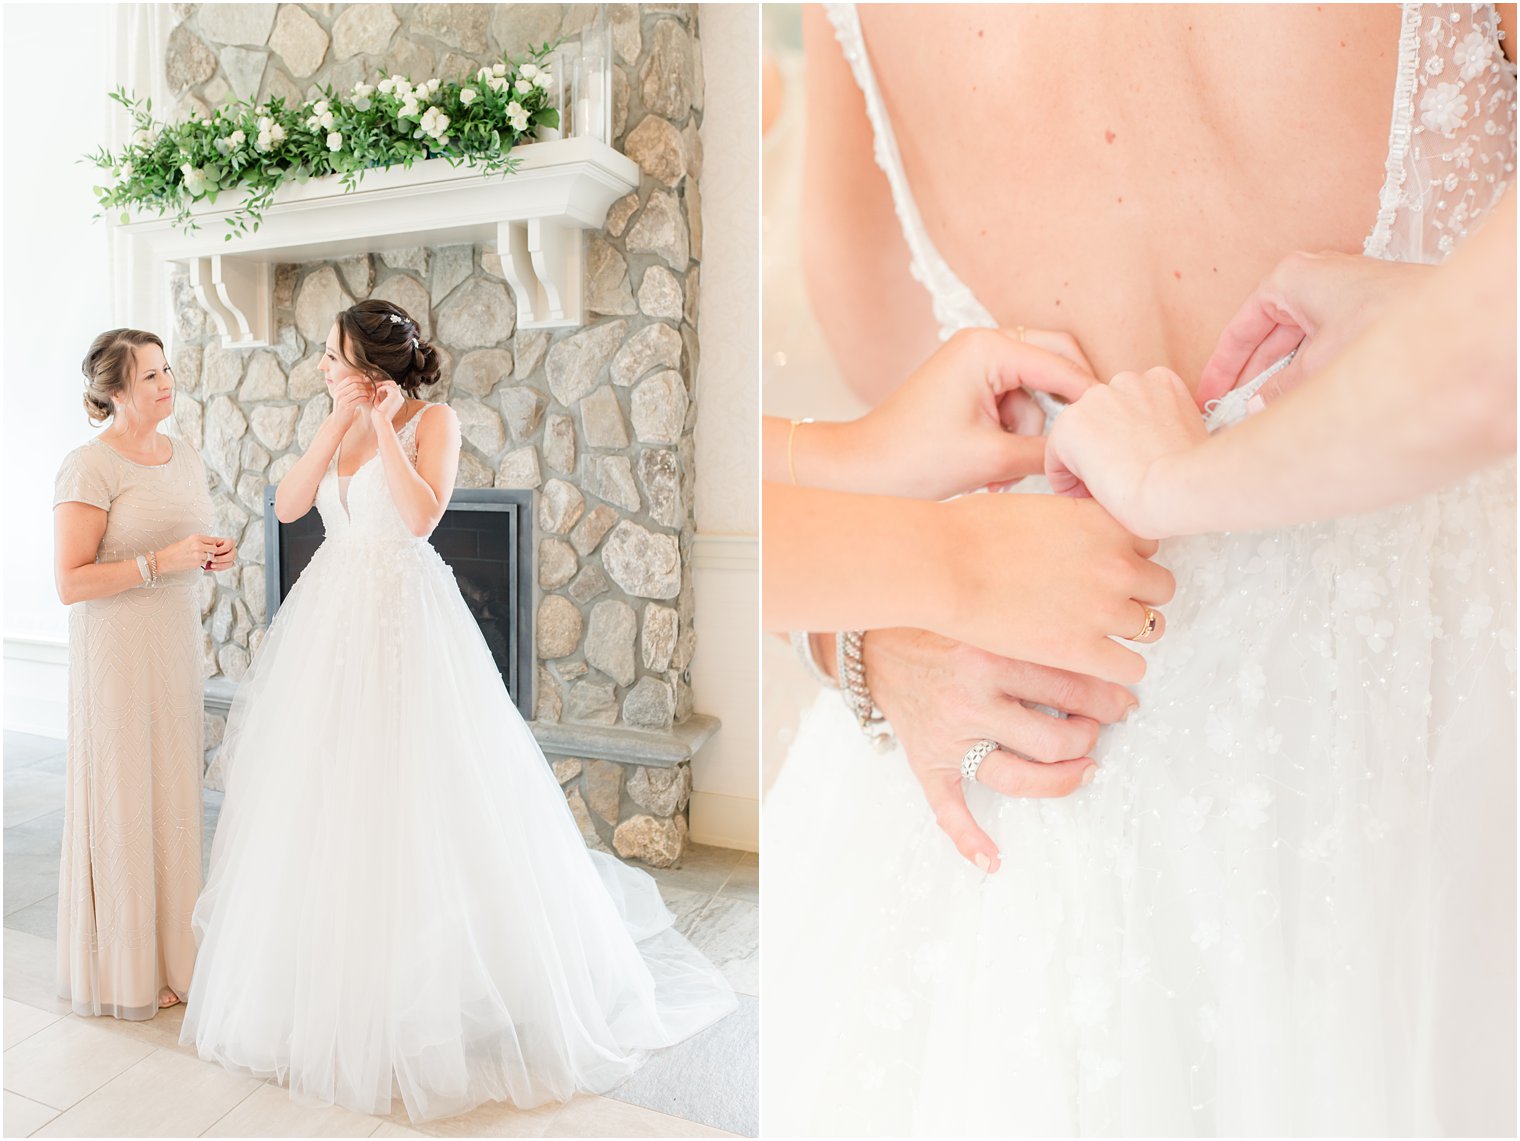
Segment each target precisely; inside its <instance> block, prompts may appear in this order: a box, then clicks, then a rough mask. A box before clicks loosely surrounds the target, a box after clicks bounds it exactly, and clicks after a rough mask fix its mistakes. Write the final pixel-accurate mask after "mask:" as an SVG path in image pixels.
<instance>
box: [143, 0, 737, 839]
mask: <svg viewBox="0 0 1520 1141" xmlns="http://www.w3.org/2000/svg"><path fill="white" fill-rule="evenodd" d="M174 10H175V12H176V14H177V16H178V17H179V20H180V22H179V24H178V26H177V27H176V28H175V29H174V31H173V34H172V36H171V39H170V43H169V51H168V56H167V60H166V70H167V76H168V80H169V82H170V84H171V86H172V87H173V88H174V89H175V91H176V92H177V93H178V94H179V96H180V100H181V104H180V105H181V109H182V110H191V109H199V108H202V107H204V106H206V105H207V104H209V103H211V102H215V101H220V100H221V99H222V98H224V97H225V95H226V94H227V93H228V92H232V93H235V94H238V95H246V96H249V97H254V98H265V97H268V96H270V95H274V94H283V95H286V96H287V97H288V96H306V95H307V94H308V93H309V92H311V91H312V90H313V89H314V88H315V87H317V86H320V85H325V84H329V83H330V84H332V85H333V86H335V87H340V88H343V87H351V86H352V84H354V83H355V82H358V81H359V80H360V79H364V78H369V77H372V76H373V75H375V74H377V73H386V74H388V73H390V72H400V73H403V74H408V73H409V74H410V75H411V76H412V78H414V79H420V78H424V77H426V76H429V75H435V74H436V75H441V76H444V77H452V76H456V75H459V74H463V73H468V72H473V71H474V70H475V69H476V68H478V67H479V66H481V65H483V64H485V63H488V62H490V61H492V60H494V59H496V58H499V56H500V54H501V52H502V51H503V50H509V51H512V52H514V53H519V54H520V53H521V52H522V51H523V49H524V48H525V47H526V45H527V44H529V43H530V42H531V43H539V42H542V41H544V40H546V39H547V40H554V39H556V38H558V37H559V36H561V35H565V36H568V37H574V35H575V34H576V33H577V32H578V31H579V30H580V28H581V26H582V25H583V24H584V23H585V21H586V20H588V19H589V18H591V16H593V15H594V13H595V7H594V6H577V5H510V6H507V5H500V6H498V5H470V4H442V5H415V6H413V5H396V6H391V5H387V4H366V5H342V4H338V5H319V6H304V5H289V4H282V5H195V4H179V5H175V6H174ZM606 12H607V18H608V19H609V20H610V23H611V29H612V43H613V46H614V51H615V66H614V73H613V91H614V123H613V130H614V136H615V147H616V149H618V150H620V151H622V152H624V153H625V154H626V155H627V156H628V157H629V158H631V159H632V160H634V162H635V163H636V164H637V175H636V180H637V186H636V187H635V188H634V189H632V190H631V191H629V192H628V193H626V194H624V195H623V196H622V197H620V198H618V199H617V200H616V201H614V202H613V203H612V205H611V206H610V209H607V211H606V215H605V222H604V223H603V224H601V225H600V226H598V227H594V228H590V229H586V230H585V231H584V232H583V233H582V234H581V235H580V236H579V239H578V240H580V241H581V242H582V246H581V258H582V259H583V260H582V261H581V263H580V264H579V266H578V271H579V274H580V286H581V289H582V293H581V297H582V301H583V304H584V313H583V315H582V318H583V323H582V324H581V325H579V326H573V327H563V328H533V329H527V328H523V327H522V321H521V318H520V312H521V308H520V306H519V304H518V299H517V298H516V297H515V296H514V292H513V289H512V281H513V280H515V278H514V274H513V272H512V266H511V264H510V262H508V263H507V264H504V262H503V258H502V256H501V254H500V252H499V246H498V245H497V244H496V243H493V242H491V241H489V240H471V241H464V242H455V241H446V242H442V243H435V242H433V241H430V240H427V233H426V228H422V235H423V240H421V241H420V242H419V243H417V244H408V245H401V244H397V243H396V242H394V241H386V240H376V241H374V242H373V243H372V244H371V248H368V249H366V250H364V251H362V252H343V253H341V254H335V253H332V252H323V253H321V254H320V255H319V256H315V257H312V258H309V259H307V258H299V259H296V258H292V259H291V260H288V261H279V262H272V263H270V266H269V270H268V286H267V288H268V292H269V310H268V315H269V329H268V335H267V337H266V338H265V339H266V340H267V344H264V345H260V346H259V347H237V346H236V345H229V344H228V343H227V342H228V341H229V340H230V339H231V338H228V337H225V336H224V335H223V332H222V329H221V326H220V325H219V324H218V322H217V320H216V319H215V316H214V315H213V313H212V312H210V311H209V310H208V308H207V307H206V306H205V305H203V304H202V300H201V298H198V296H197V292H196V289H195V284H196V283H195V282H193V281H192V278H191V276H190V274H189V273H187V272H186V271H185V270H184V269H183V268H172V267H171V271H170V274H171V275H170V277H169V280H168V285H167V292H168V297H167V301H168V304H169V306H170V307H171V308H172V312H173V318H172V322H173V323H172V327H171V328H170V329H168V330H167V332H168V334H169V337H168V339H169V341H170V349H171V360H172V361H173V363H174V365H175V367H176V371H177V373H178V374H179V383H180V389H181V391H180V396H179V399H178V408H177V411H176V429H177V431H178V432H179V433H181V434H182V435H183V436H184V437H185V438H186V439H188V440H190V441H191V442H192V443H193V444H195V445H196V446H197V447H198V448H199V449H200V450H201V454H202V455H203V457H204V458H205V460H206V464H207V468H208V470H209V471H210V472H212V479H213V502H214V504H215V506H216V513H217V522H216V526H217V532H218V533H219V534H224V535H231V536H235V537H237V539H238V543H239V559H238V565H237V566H236V567H235V568H234V569H232V570H229V571H225V572H222V573H219V574H217V575H213V576H207V577H206V578H205V579H204V580H203V583H202V594H201V611H202V615H203V618H204V620H205V630H204V641H203V653H204V659H205V668H206V674H207V678H208V681H207V709H208V717H207V748H208V757H209V762H210V768H209V772H208V780H209V781H210V782H211V783H213V784H215V783H216V782H217V780H218V777H219V768H218V766H217V764H216V763H215V750H216V746H217V744H218V743H219V741H220V734H221V731H222V729H223V728H224V727H225V714H226V710H227V707H228V704H229V703H230V699H231V696H232V693H233V692H234V690H235V687H236V683H237V682H238V681H239V680H240V679H241V678H242V676H243V675H244V673H245V672H246V671H247V669H248V668H249V665H250V663H251V660H252V657H253V656H254V655H256V654H257V653H258V649H259V646H260V644H261V642H262V640H263V636H264V629H265V626H266V624H267V622H268V619H269V610H268V605H267V601H266V599H267V587H268V583H267V580H266V562H265V542H264V517H263V510H264V498H265V492H266V488H268V487H269V486H271V485H273V484H275V483H278V482H279V480H280V479H281V478H282V477H283V476H284V475H285V473H286V472H288V471H289V470H290V468H291V466H292V465H293V464H294V463H295V460H296V458H297V457H298V456H299V455H300V453H301V451H302V450H303V449H304V448H305V447H306V446H307V445H309V444H310V442H311V440H312V438H313V436H314V435H315V433H316V430H317V428H318V426H319V425H320V424H321V422H322V419H323V417H325V416H326V414H327V411H328V406H329V400H328V397H327V395H326V391H325V388H324V385H323V382H322V378H321V375H320V374H319V373H318V372H317V369H316V364H317V361H318V359H319V356H320V350H321V346H322V344H323V341H324V339H325V338H326V335H327V332H328V329H329V327H330V324H331V321H332V317H333V315H334V314H335V313H336V312H337V311H338V310H339V309H341V308H343V307H344V306H346V305H348V304H351V303H352V302H353V301H356V300H360V299H363V298H366V297H379V298H384V299H388V300H391V301H393V302H395V303H397V304H399V305H401V306H403V307H404V308H405V309H407V310H408V311H409V312H411V313H412V314H413V315H414V316H416V317H417V319H418V320H419V322H420V323H421V325H422V331H423V335H424V336H425V337H427V338H428V339H430V340H432V341H433V343H434V344H435V346H437V348H438V349H439V351H440V353H441V354H442V355H443V358H444V364H445V367H444V378H443V380H442V381H441V382H440V383H439V385H438V386H436V388H435V389H433V390H431V391H428V392H425V393H423V395H424V396H425V397H426V398H427V399H430V400H439V401H447V402H448V403H449V404H451V405H452V406H453V407H454V409H455V411H456V412H457V413H458V416H459V419H460V423H461V428H462V433H463V437H464V443H463V449H462V454H461V458H460V471H459V487H460V488H462V489H474V488H511V489H519V490H524V491H529V492H531V493H532V494H533V496H534V501H535V502H534V508H533V515H532V518H533V523H534V528H535V532H536V535H535V539H534V562H535V564H536V565H535V570H534V594H535V600H534V615H533V621H532V626H531V630H532V638H533V647H534V653H533V659H532V672H533V678H532V688H533V691H534V708H533V713H534V717H533V720H532V722H531V725H532V728H533V730H534V732H535V735H536V736H537V737H538V739H539V742H540V744H541V745H542V746H543V748H544V750H545V752H546V753H547V754H548V755H549V757H550V760H551V762H552V764H553V766H554V771H555V774H556V776H557V777H558V778H559V781H560V783H561V785H562V787H563V788H564V789H565V793H566V797H567V799H568V802H569V804H570V807H571V809H572V811H573V812H574V814H575V816H576V819H577V821H578V822H579V823H580V826H581V830H582V833H583V835H584V836H585V838H586V840H587V843H588V844H590V845H592V846H594V847H598V848H604V849H609V850H614V851H616V852H617V853H618V854H619V855H623V856H628V857H635V858H639V859H642V860H645V861H647V862H649V863H651V864H656V865H668V864H670V863H672V862H674V861H675V860H677V859H678V858H679V857H680V854H681V851H682V849H683V847H684V845H685V839H686V820H685V811H686V806H687V802H688V799H689V796H690V791H691V772H690V763H691V757H692V756H693V754H694V753H695V752H696V751H697V749H699V748H700V747H701V745H702V744H703V742H704V741H705V740H707V738H708V737H710V736H711V734H712V733H713V732H714V731H715V729H716V727H717V725H716V721H715V720H714V719H713V718H710V717H704V716H702V715H701V714H697V713H694V712H693V709H692V700H691V689H690V675H689V673H688V666H689V664H690V662H691V658H692V654H693V652H694V651H695V634H694V631H693V590H692V566H691V559H692V551H691V548H692V542H693V537H694V531H695V527H694V522H693V502H692V492H693V454H694V445H693V438H692V431H693V427H694V424H695V409H696V400H697V397H698V394H697V393H696V392H695V390H694V378H695V375H696V365H697V361H696V354H697V340H696V327H697V321H698V310H699V289H700V272H701V269H700V263H701V248H702V228H701V215H700V197H699V190H698V184H699V179H700V174H701V146H700V142H699V139H698V133H697V129H698V125H699V123H700V118H701V108H702V77H701V73H700V66H701V63H700V60H701V55H700V51H699V44H698V38H697V37H698V27H697V16H696V13H695V10H694V8H693V7H692V6H690V5H663V6H662V5H650V6H634V5H612V6H609V7H608V8H607V9H606ZM525 149H526V150H531V148H525ZM620 161H621V160H620ZM384 173H387V174H388V173H390V172H384ZM512 177H513V176H508V177H507V179H506V180H499V181H502V182H503V184H504V185H505V184H510V181H511V178H512ZM368 181H369V180H366V182H368ZM366 182H361V184H360V189H361V191H362V190H363V188H364V187H365V185H366ZM411 201H412V203H413V208H414V209H416V210H418V211H427V210H428V209H429V198H428V197H427V195H425V194H422V195H417V196H414V197H413V198H412V199H411ZM215 224H216V221H215V219H214V218H213V219H212V221H210V222H209V223H208V222H203V223H202V225H203V226H205V227H207V228H208V229H211V232H212V233H213V234H214V240H215V241H216V242H217V243H220V234H219V233H215V231H214V226H215ZM131 228H132V227H123V229H127V230H130V229H131ZM233 245H234V243H228V246H229V247H231V246H233ZM317 248H319V249H320V248H321V247H317ZM227 252H231V251H230V250H229V251H227ZM201 284H202V287H203V292H202V294H201V297H202V298H203V297H204V296H205V293H204V283H201Z"/></svg>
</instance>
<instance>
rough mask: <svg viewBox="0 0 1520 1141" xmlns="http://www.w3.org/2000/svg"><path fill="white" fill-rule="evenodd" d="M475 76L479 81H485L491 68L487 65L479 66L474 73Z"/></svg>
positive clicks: (489, 74) (489, 75)
mask: <svg viewBox="0 0 1520 1141" xmlns="http://www.w3.org/2000/svg"><path fill="white" fill-rule="evenodd" d="M475 78H476V79H479V80H481V81H485V80H487V79H490V78H491V69H490V68H489V67H483V68H481V69H480V70H479V71H477V72H476V73H475Z"/></svg>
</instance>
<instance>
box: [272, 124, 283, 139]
mask: <svg viewBox="0 0 1520 1141" xmlns="http://www.w3.org/2000/svg"><path fill="white" fill-rule="evenodd" d="M269 137H270V138H272V139H273V140H274V141H275V142H277V143H283V142H284V141H285V128H284V127H283V126H281V125H280V124H279V123H276V124H275V125H274V126H272V127H270V128H269Z"/></svg>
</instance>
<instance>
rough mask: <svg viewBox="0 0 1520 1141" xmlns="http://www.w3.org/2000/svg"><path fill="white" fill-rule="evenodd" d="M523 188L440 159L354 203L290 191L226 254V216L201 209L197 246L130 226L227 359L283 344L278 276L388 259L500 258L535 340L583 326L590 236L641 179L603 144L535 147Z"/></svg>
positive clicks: (381, 183) (328, 181) (335, 192)
mask: <svg viewBox="0 0 1520 1141" xmlns="http://www.w3.org/2000/svg"><path fill="white" fill-rule="evenodd" d="M515 157H516V161H517V169H516V170H515V171H514V172H513V173H511V174H506V175H502V174H482V173H480V172H479V171H477V170H473V169H471V168H469V167H456V166H450V165H449V164H448V162H446V161H445V160H443V159H429V160H428V161H427V162H421V163H416V164H414V165H413V166H412V167H411V168H410V169H406V168H402V167H395V168H391V169H389V170H373V171H370V172H368V173H367V174H366V175H365V176H364V178H363V180H362V181H361V182H360V183H359V186H358V188H357V189H355V190H353V191H352V192H348V193H345V192H344V191H343V188H342V186H341V184H340V183H339V181H338V179H337V178H335V177H328V178H321V179H313V180H311V181H309V182H307V183H305V184H303V185H291V186H286V187H283V188H281V190H280V191H279V193H277V194H276V195H275V196H274V199H273V201H272V202H271V203H270V204H269V206H268V207H267V208H266V209H265V211H264V219H263V222H262V224H261V225H260V226H259V228H258V229H257V230H256V231H253V232H251V233H247V234H243V235H240V236H239V237H237V238H236V239H234V240H233V241H231V242H228V241H225V240H224V238H223V234H224V233H225V232H226V227H225V225H224V224H223V222H222V217H223V216H224V215H225V213H226V209H225V204H223V206H222V207H221V208H218V207H216V206H203V207H201V208H198V209H197V210H196V211H194V214H193V216H194V217H195V220H196V221H197V222H198V223H199V225H200V228H199V229H198V230H196V231H194V232H192V233H189V234H185V233H183V232H181V231H179V230H177V229H175V228H174V226H173V224H172V221H171V220H170V219H167V218H149V219H142V220H138V221H132V222H128V223H126V224H125V225H122V226H120V230H121V232H122V233H123V234H124V235H125V236H126V237H127V238H128V239H129V240H130V241H131V242H132V245H133V247H134V254H135V255H137V256H138V257H143V256H146V258H147V259H148V260H149V261H157V262H160V263H163V264H165V265H167V264H169V263H178V264H181V265H184V266H185V267H186V268H187V270H188V272H189V275H190V282H191V286H192V288H193V289H194V291H195V296H196V299H197V300H198V301H199V302H200V304H201V305H202V306H204V307H205V309H206V310H207V311H208V312H209V313H210V314H211V316H212V320H213V321H214V322H215V324H216V328H217V332H218V333H219V334H220V335H221V337H222V343H223V344H224V345H226V346H227V347H229V348H262V347H265V346H268V345H270V344H272V343H273V341H274V339H275V327H274V303H273V288H274V271H273V268H272V267H273V266H274V265H276V264H279V263H283V262H309V261H321V260H325V259H328V258H341V257H351V256H353V255H355V254H365V253H384V252H386V251H389V250H397V249H402V248H405V247H407V246H446V245H462V244H464V243H474V244H481V245H485V246H487V247H494V249H495V250H496V252H497V254H498V255H499V256H500V258H501V264H502V272H503V274H504V275H505V276H506V278H507V280H508V282H509V283H510V285H511V287H512V291H513V293H514V294H515V296H516V298H517V325H518V327H519V328H523V329H545V328H563V327H566V326H576V325H580V324H581V323H582V322H583V321H584V319H585V305H584V300H585V298H584V290H585V274H584V266H583V260H584V242H583V239H582V237H581V232H582V231H583V230H599V229H601V228H602V226H603V225H604V224H605V223H606V220H607V210H608V208H609V207H611V205H612V204H613V203H614V202H616V201H617V200H618V199H619V198H621V197H623V196H624V195H626V194H628V193H630V192H632V191H634V190H636V189H637V188H638V184H639V168H638V165H637V164H636V163H634V162H633V160H631V159H630V158H628V157H627V156H626V155H623V154H620V153H618V152H617V151H615V150H613V149H612V148H611V147H609V146H607V145H606V144H605V143H601V142H598V141H596V140H593V139H559V140H555V141H553V142H543V143H533V144H531V145H529V146H524V147H521V148H520V149H519V150H517V151H516V152H515Z"/></svg>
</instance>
